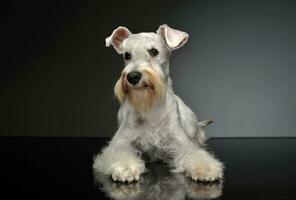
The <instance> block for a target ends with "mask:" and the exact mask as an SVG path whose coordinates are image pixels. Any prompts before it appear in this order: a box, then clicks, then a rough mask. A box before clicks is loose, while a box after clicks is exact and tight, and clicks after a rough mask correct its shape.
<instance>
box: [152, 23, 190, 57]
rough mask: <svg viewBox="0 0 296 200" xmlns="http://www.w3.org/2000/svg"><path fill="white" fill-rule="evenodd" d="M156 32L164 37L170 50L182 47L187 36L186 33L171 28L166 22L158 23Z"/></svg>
mask: <svg viewBox="0 0 296 200" xmlns="http://www.w3.org/2000/svg"><path fill="white" fill-rule="evenodd" d="M156 32H157V34H160V35H161V36H162V37H163V38H164V39H165V41H166V43H167V45H168V47H169V48H170V50H171V51H172V50H175V49H178V48H180V47H182V46H183V45H184V44H185V43H186V42H187V40H188V37H189V35H188V34H187V33H185V32H183V31H179V30H176V29H173V28H171V27H169V26H168V25H166V24H163V25H160V26H159V28H158V30H157V31H156Z"/></svg>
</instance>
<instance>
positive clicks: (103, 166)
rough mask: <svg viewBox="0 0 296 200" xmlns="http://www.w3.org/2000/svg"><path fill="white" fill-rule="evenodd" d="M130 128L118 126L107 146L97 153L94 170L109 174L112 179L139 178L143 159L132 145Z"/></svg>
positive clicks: (130, 179) (126, 179)
mask: <svg viewBox="0 0 296 200" xmlns="http://www.w3.org/2000/svg"><path fill="white" fill-rule="evenodd" d="M131 134H132V130H130V129H129V128H120V129H119V130H118V131H117V133H116V134H115V136H114V138H113V139H112V140H111V142H110V144H109V146H107V147H106V148H105V149H103V151H102V153H101V154H100V155H97V156H96V158H95V160H94V164H93V168H94V170H95V171H96V172H101V173H103V174H105V175H111V176H112V178H113V180H114V181H122V182H125V181H127V182H131V181H134V180H139V177H140V174H141V173H143V172H144V170H145V164H144V161H143V160H142V159H141V158H140V157H139V154H138V151H137V150H136V149H135V148H134V147H133V146H132V140H133V139H132V138H133V137H132V136H131Z"/></svg>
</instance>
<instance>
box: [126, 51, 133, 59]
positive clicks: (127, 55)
mask: <svg viewBox="0 0 296 200" xmlns="http://www.w3.org/2000/svg"><path fill="white" fill-rule="evenodd" d="M131 58H132V55H131V54H130V53H128V52H125V53H124V59H125V60H130V59H131Z"/></svg>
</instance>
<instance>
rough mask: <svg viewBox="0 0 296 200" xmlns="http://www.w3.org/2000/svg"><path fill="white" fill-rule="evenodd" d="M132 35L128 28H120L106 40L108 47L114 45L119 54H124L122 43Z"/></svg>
mask: <svg viewBox="0 0 296 200" xmlns="http://www.w3.org/2000/svg"><path fill="white" fill-rule="evenodd" d="M131 34H132V33H131V32H130V31H129V30H128V29H127V28H126V27H124V26H119V27H118V28H117V29H115V30H114V31H113V33H112V34H111V35H110V36H109V37H107V38H106V40H105V41H106V47H109V46H110V45H112V46H113V47H114V49H115V50H116V51H117V53H119V54H122V53H123V51H124V49H123V47H122V42H123V41H124V40H125V39H126V38H128V36H130V35H131Z"/></svg>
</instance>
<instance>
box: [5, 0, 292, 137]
mask: <svg viewBox="0 0 296 200" xmlns="http://www.w3.org/2000/svg"><path fill="white" fill-rule="evenodd" d="M1 9H2V10H3V11H1V21H0V24H1V31H0V32H1V33H0V34H1V37H0V41H1V49H2V53H1V61H0V63H1V68H0V83H1V85H0V118H1V122H0V123H1V125H0V134H1V136H46V137H52V136H60V137H64V136H69V137H78V136H79V137H105V136H112V135H113V134H114V132H115V131H116V129H117V122H116V115H117V110H118V108H119V104H118V102H117V101H116V99H115V97H114V94H113V87H114V85H115V83H116V81H117V79H118V77H119V76H120V72H121V70H122V69H123V60H122V56H120V55H117V54H116V52H115V51H114V50H113V49H112V48H106V47H105V38H106V37H108V36H109V35H110V34H111V33H112V31H113V30H114V29H115V28H116V27H117V26H119V25H123V26H126V27H128V28H129V30H131V31H132V32H133V33H137V32H146V31H147V32H152V31H156V30H157V28H158V26H159V25H160V24H164V23H166V24H168V25H169V26H171V27H173V28H175V29H179V30H182V31H185V32H187V33H188V34H189V35H190V37H189V41H188V43H187V44H186V45H185V46H184V47H182V48H180V49H178V50H177V51H174V52H173V54H172V56H171V62H170V72H171V77H172V80H173V87H174V90H175V92H176V93H177V94H178V95H179V96H180V97H181V98H182V99H183V100H184V101H185V103H186V104H187V105H188V106H189V107H190V108H192V109H193V110H194V112H195V113H196V114H197V116H198V117H199V119H205V118H209V117H210V118H212V119H214V120H215V123H213V124H212V125H211V126H210V127H208V128H207V134H208V136H211V137H270V136H272V137H273V136H275V137H284V136H296V126H295V124H296V117H295V113H296V105H295V104H296V76H295V75H296V37H295V36H296V12H295V10H296V2H295V1H276V0H274V1H271V0H269V1H267V0H266V1H254V0H250V1H244V0H223V1H220V0H204V1H176V2H175V1H170V0H165V1H157V2H156V1H145V3H143V2H142V1H129V0H126V1H118V2H117V1H98V0H96V1H76V0H74V1H54V0H50V1H49V0H46V1H36V2H31V1H14V2H13V3H10V4H9V5H7V6H5V7H2V8H1Z"/></svg>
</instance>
